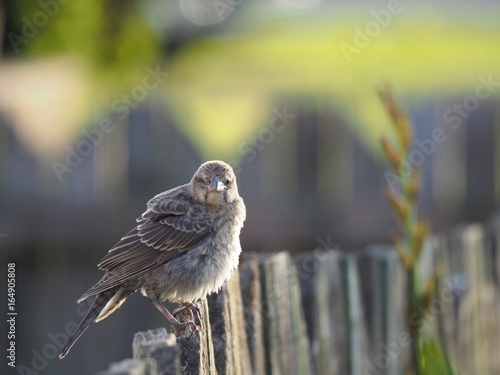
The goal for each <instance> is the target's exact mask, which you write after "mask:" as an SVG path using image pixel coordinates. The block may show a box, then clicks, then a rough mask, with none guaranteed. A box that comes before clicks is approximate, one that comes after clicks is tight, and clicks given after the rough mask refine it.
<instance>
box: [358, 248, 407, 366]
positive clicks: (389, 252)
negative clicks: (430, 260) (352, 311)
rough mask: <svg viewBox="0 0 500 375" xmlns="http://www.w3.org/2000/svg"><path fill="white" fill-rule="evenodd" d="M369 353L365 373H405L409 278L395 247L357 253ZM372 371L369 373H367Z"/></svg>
mask: <svg viewBox="0 0 500 375" xmlns="http://www.w3.org/2000/svg"><path fill="white" fill-rule="evenodd" d="M357 259H358V267H359V276H360V282H361V286H362V287H361V289H362V300H363V314H364V321H365V324H366V328H367V339H368V343H369V344H368V345H369V349H368V353H367V358H366V359H365V360H364V361H363V369H364V372H363V373H370V374H380V375H382V374H383V375H399V374H402V373H404V366H405V364H406V360H407V358H408V350H409V346H408V345H405V344H406V343H407V341H408V340H405V338H407V337H409V335H410V334H409V332H407V327H406V325H405V314H406V299H405V291H406V289H405V285H406V278H405V274H404V272H403V270H402V267H401V265H400V262H399V255H398V254H397V252H396V250H395V249H394V247H392V246H369V247H368V248H366V250H364V251H363V252H361V253H360V254H359V256H358V258H357ZM368 370H369V372H368Z"/></svg>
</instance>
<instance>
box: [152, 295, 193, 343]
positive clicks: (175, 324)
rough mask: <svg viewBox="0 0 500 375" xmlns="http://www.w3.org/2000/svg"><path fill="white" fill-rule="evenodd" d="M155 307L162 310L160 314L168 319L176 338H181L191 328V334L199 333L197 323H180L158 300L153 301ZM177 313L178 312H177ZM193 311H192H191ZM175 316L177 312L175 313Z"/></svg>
mask: <svg viewBox="0 0 500 375" xmlns="http://www.w3.org/2000/svg"><path fill="white" fill-rule="evenodd" d="M151 302H152V303H153V305H154V306H155V307H156V308H157V309H158V310H160V312H161V313H162V314H163V315H164V316H165V318H167V319H168V321H169V322H170V324H172V330H173V331H174V333H175V335H176V336H179V334H180V333H181V332H182V331H184V330H185V329H186V328H188V327H189V328H190V329H191V332H196V331H198V326H197V325H196V323H195V322H193V321H192V320H189V321H187V322H179V321H178V320H177V319H176V318H175V317H174V316H173V315H172V314H171V313H170V311H168V310H167V309H166V308H165V306H163V305H162V304H161V303H160V302H159V301H156V300H151ZM176 311H177V310H176ZM190 311H191V310H190ZM174 314H175V312H174Z"/></svg>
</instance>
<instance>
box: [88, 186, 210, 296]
mask: <svg viewBox="0 0 500 375" xmlns="http://www.w3.org/2000/svg"><path fill="white" fill-rule="evenodd" d="M155 198H156V197H155ZM137 221H138V222H139V223H138V225H137V227H136V228H134V229H132V230H131V231H130V232H128V233H127V234H126V235H125V236H124V237H123V238H122V239H121V240H120V241H119V242H118V243H117V244H115V245H114V246H113V247H112V248H111V250H109V252H108V254H106V256H105V257H104V258H103V259H102V260H101V262H100V263H99V264H98V267H99V269H101V270H103V271H106V275H105V276H104V277H103V278H102V279H101V280H100V281H99V282H98V283H97V284H96V285H94V286H93V287H92V288H91V289H89V290H88V291H87V292H86V293H85V294H84V295H83V296H82V297H81V298H80V300H79V301H82V300H84V299H85V298H87V297H89V296H91V295H95V294H97V293H99V292H102V291H104V290H107V289H109V288H112V287H115V286H117V285H120V284H122V283H124V282H127V281H129V280H133V279H134V278H136V277H138V276H140V275H141V274H143V273H145V272H147V271H149V270H151V269H152V268H154V267H156V266H158V265H160V264H163V263H166V262H168V261H170V260H171V259H173V258H175V257H176V256H178V255H179V254H181V253H182V252H185V251H187V250H189V249H191V248H193V247H195V246H196V245H198V244H199V243H200V242H201V241H203V240H204V239H205V238H206V237H207V236H208V235H209V234H210V233H211V232H212V230H213V228H212V226H211V221H210V216H209V214H208V210H207V209H206V207H205V206H203V205H201V204H199V203H197V202H195V201H188V200H186V198H184V199H179V197H176V196H174V197H170V196H169V195H167V196H164V197H162V199H157V200H156V202H154V203H152V204H151V201H150V204H148V209H147V211H146V212H145V213H144V214H142V216H141V217H140V218H138V219H137Z"/></svg>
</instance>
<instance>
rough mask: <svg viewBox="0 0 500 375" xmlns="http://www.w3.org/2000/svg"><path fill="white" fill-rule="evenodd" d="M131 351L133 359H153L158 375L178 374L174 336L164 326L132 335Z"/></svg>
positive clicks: (177, 354) (177, 351) (177, 353)
mask: <svg viewBox="0 0 500 375" xmlns="http://www.w3.org/2000/svg"><path fill="white" fill-rule="evenodd" d="M132 351H133V355H134V359H135V360H141V359H149V358H151V359H153V360H154V361H155V363H156V365H157V374H158V375H179V374H180V373H181V372H180V362H179V360H180V357H179V349H178V346H177V344H176V339H175V336H174V335H173V334H172V333H167V330H166V329H165V328H158V329H156V330H151V331H146V332H138V333H136V334H135V336H134V341H133V343H132Z"/></svg>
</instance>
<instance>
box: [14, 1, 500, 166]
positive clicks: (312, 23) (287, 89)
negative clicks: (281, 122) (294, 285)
mask: <svg viewBox="0 0 500 375" xmlns="http://www.w3.org/2000/svg"><path fill="white" fill-rule="evenodd" d="M11 4H12V5H10V6H11V7H12V9H11V11H10V13H11V14H12V13H14V14H15V17H14V18H15V19H16V22H18V25H19V28H20V27H21V25H22V19H23V17H26V18H28V19H31V17H32V16H33V14H34V13H35V12H36V11H38V10H40V5H39V4H38V3H37V2H31V1H28V0H20V1H18V2H11ZM166 4H167V3H166ZM400 5H401V12H399V13H397V14H391V15H390V16H389V17H388V18H387V17H386V19H385V21H384V18H383V17H382V16H380V14H386V15H387V13H384V12H387V10H386V9H385V8H384V6H385V5H384V4H382V3H381V4H377V5H375V4H374V5H371V6H370V7H368V6H367V5H366V4H365V5H364V6H354V5H348V4H336V5H335V6H329V7H325V8H324V10H323V11H317V12H310V13H304V14H298V15H295V16H291V15H290V13H286V12H285V13H283V14H280V13H279V12H275V13H269V14H267V15H265V16H263V15H262V14H261V13H259V12H258V9H257V7H254V8H252V6H250V4H246V3H245V4H238V7H237V8H235V10H234V12H233V14H231V16H229V17H228V18H227V19H226V20H224V21H222V22H221V23H220V24H219V25H217V26H216V27H217V29H213V28H212V29H208V30H209V31H210V33H207V34H204V32H203V31H204V29H203V28H202V27H199V26H195V25H192V24H190V23H189V21H188V20H183V21H178V22H177V21H176V23H175V25H170V26H171V28H168V26H169V25H166V27H164V28H163V29H161V30H159V29H158V28H156V29H154V26H152V25H153V24H154V23H156V24H158V19H161V18H162V17H165V19H169V18H168V17H167V15H166V13H168V12H169V10H171V9H172V7H174V6H177V5H175V4H174V5H164V8H162V10H161V11H157V12H155V13H156V14H155V16H156V20H155V22H152V20H151V19H148V16H147V13H148V12H145V11H144V8H145V7H148V6H151V7H152V6H153V5H148V3H147V2H138V1H132V0H127V1H116V0H113V1H111V0H107V1H99V0H87V1H83V0H71V1H68V2H66V3H64V4H59V10H58V12H57V14H56V15H55V16H53V17H51V19H50V22H48V24H47V25H46V26H45V27H43V28H41V29H40V31H39V34H38V35H37V36H36V37H35V38H33V39H32V40H30V42H29V43H27V44H26V45H25V46H23V47H24V49H23V51H22V52H23V56H25V57H31V58H33V57H41V56H53V55H57V54H70V55H75V56H80V57H81V58H83V59H84V61H86V63H87V64H88V66H89V69H90V70H91V73H92V75H93V77H94V82H93V83H92V88H91V91H92V92H93V93H94V95H93V98H92V100H91V101H90V105H91V108H92V110H95V108H99V107H100V108H101V109H103V110H109V105H110V102H111V101H112V100H113V99H114V98H117V97H119V96H120V95H121V94H123V93H126V92H130V89H131V88H132V87H133V86H135V85H139V84H140V83H141V79H142V78H143V76H144V74H145V69H146V68H147V67H148V66H156V64H158V63H160V64H161V65H162V66H165V65H166V64H165V61H166V57H168V60H169V64H168V65H169V66H168V71H169V73H170V75H169V77H168V79H166V80H165V82H163V83H162V86H163V88H164V90H163V92H162V91H161V90H159V91H156V92H155V95H159V96H161V97H162V100H165V102H164V103H165V105H166V106H167V107H168V108H169V110H170V111H171V112H172V113H173V114H174V115H175V116H176V119H177V121H176V122H177V123H178V124H179V127H180V129H181V130H182V131H183V132H184V133H185V134H186V135H187V136H188V137H190V138H191V139H192V140H193V141H194V142H195V143H196V144H197V145H198V147H199V149H200V151H201V152H202V153H203V155H204V157H206V158H215V157H218V158H232V157H234V156H235V155H236V154H237V153H238V145H241V144H242V142H245V141H247V140H248V139H249V138H250V137H251V136H253V135H254V134H255V133H256V132H257V130H258V129H259V128H260V127H264V126H267V125H268V124H269V122H270V121H271V120H272V118H273V116H274V114H273V108H275V109H278V110H282V105H280V104H279V103H280V102H279V99H280V98H283V97H290V96H302V97H303V96H308V97H310V98H311V99H312V100H309V102H312V103H315V104H316V105H317V106H316V108H317V109H319V110H324V111H333V112H337V113H338V114H340V115H341V116H342V117H343V118H344V119H345V121H346V122H348V123H350V124H352V125H353V126H354V127H355V128H356V129H357V130H358V134H359V135H360V137H361V138H362V139H364V140H365V141H366V144H367V145H369V146H370V147H371V149H372V150H373V151H374V152H378V151H377V150H378V148H377V144H378V139H379V137H380V135H381V134H382V133H383V132H384V131H386V130H388V129H390V127H389V126H388V123H387V120H386V119H385V118H384V115H383V111H382V110H381V108H380V106H379V105H378V103H377V100H376V98H375V95H374V90H373V88H374V87H375V86H376V85H377V84H378V83H379V82H380V80H387V81H390V82H392V83H393V84H394V86H395V87H396V90H397V92H398V93H399V94H400V95H401V96H402V97H403V99H404V100H405V101H406V100H408V101H412V103H413V104H416V105H418V104H419V103H428V102H429V101H432V100H435V99H440V98H443V97H448V98H453V97H456V98H458V99H461V100H463V98H464V97H465V95H468V94H473V93H474V88H475V87H476V86H477V85H478V77H480V76H483V77H488V76H489V75H491V76H492V77H495V79H497V80H498V78H496V77H500V49H499V48H498V45H500V23H499V22H497V20H496V18H495V16H494V12H491V11H489V10H488V9H487V7H478V6H475V5H470V6H466V5H461V6H453V7H451V6H446V7H444V6H443V8H440V7H439V6H438V5H435V6H433V7H431V6H429V5H422V4H413V3H404V4H403V3H401V4H400ZM156 6H158V4H156ZM240 10H242V11H240ZM162 12H163V13H165V15H164V16H163V15H162ZM377 14H378V16H377ZM381 17H382V18H381ZM160 23H161V22H160ZM370 25H371V26H370ZM377 25H378V26H377ZM370 28H371V29H370ZM155 30H157V31H155ZM165 30H167V31H165ZM170 30H175V32H176V33H177V34H176V35H177V36H179V35H182V33H187V34H189V35H191V37H188V38H187V40H188V41H187V42H182V43H181V44H182V47H183V48H182V49H179V52H178V53H177V54H176V55H175V56H162V52H161V48H160V39H163V38H168V37H171V38H175V37H177V36H171V35H165V34H166V33H168V32H170ZM214 30H216V32H214ZM370 30H371V31H370ZM191 31H196V33H192V34H190V32H191ZM160 34H161V35H160ZM193 35H197V37H195V38H192V36H193ZM204 35H205V36H204ZM181 40H182V39H181ZM171 42H173V43H176V42H177V41H175V40H171ZM162 69H164V70H167V68H164V67H163V68H162ZM162 94H166V95H162ZM494 94H495V95H498V92H495V93H494ZM148 99H149V97H148ZM288 112H290V109H288ZM91 113H92V111H91V110H90V108H89V116H92V114H91ZM86 121H88V119H82V124H85V122H86ZM228 129H229V130H228Z"/></svg>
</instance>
